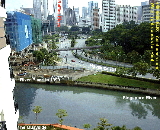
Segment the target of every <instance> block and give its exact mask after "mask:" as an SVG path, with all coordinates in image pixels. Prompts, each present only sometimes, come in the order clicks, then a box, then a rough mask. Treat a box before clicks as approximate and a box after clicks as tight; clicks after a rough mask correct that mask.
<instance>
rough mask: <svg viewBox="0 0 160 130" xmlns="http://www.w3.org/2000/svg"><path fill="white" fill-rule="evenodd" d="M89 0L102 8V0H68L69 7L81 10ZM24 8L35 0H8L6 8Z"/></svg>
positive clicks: (128, 0) (136, 0) (124, 1)
mask: <svg viewBox="0 0 160 130" xmlns="http://www.w3.org/2000/svg"><path fill="white" fill-rule="evenodd" d="M48 1H49V10H50V12H51V13H52V12H53V9H52V7H53V4H52V3H53V0H48ZM89 1H97V2H98V6H99V8H101V5H102V0H68V6H69V7H71V8H72V7H73V6H74V7H75V8H77V7H79V8H80V12H81V9H82V7H83V6H85V7H87V6H88V2H89ZM144 1H146V0H115V3H116V4H118V5H131V6H140V5H141V2H144ZM22 5H23V7H24V8H33V0H6V9H7V11H13V10H15V9H20V7H22Z"/></svg>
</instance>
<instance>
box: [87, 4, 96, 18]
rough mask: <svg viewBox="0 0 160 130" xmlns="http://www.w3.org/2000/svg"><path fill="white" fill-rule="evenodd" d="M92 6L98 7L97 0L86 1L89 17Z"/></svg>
mask: <svg viewBox="0 0 160 130" xmlns="http://www.w3.org/2000/svg"><path fill="white" fill-rule="evenodd" d="M93 8H98V2H95V1H90V2H88V16H89V17H91V12H92V9H93Z"/></svg>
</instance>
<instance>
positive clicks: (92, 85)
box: [15, 76, 160, 96]
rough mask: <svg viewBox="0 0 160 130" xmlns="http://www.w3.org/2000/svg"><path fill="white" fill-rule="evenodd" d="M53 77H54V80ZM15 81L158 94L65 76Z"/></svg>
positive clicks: (159, 92) (156, 92)
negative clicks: (73, 79)
mask: <svg viewBox="0 0 160 130" xmlns="http://www.w3.org/2000/svg"><path fill="white" fill-rule="evenodd" d="M54 78H56V79H55V80H54ZM15 81H16V83H33V84H51V85H66V86H67V85H69V86H79V87H87V88H97V89H108V90H113V91H125V92H131V93H141V94H145V95H146V94H148V95H155V96H160V91H159V90H155V89H148V88H141V87H133V86H121V85H112V84H105V83H94V82H82V81H72V80H69V78H68V79H66V78H65V77H59V76H57V77H51V78H44V79H38V78H37V79H36V78H35V79H24V78H19V79H18V78H15Z"/></svg>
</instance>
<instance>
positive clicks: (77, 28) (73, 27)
mask: <svg viewBox="0 0 160 130" xmlns="http://www.w3.org/2000/svg"><path fill="white" fill-rule="evenodd" d="M69 31H79V27H78V26H72V27H71V28H70V30H69Z"/></svg>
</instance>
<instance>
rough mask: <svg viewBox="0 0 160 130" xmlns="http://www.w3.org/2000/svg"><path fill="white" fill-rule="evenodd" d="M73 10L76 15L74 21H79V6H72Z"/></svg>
mask: <svg viewBox="0 0 160 130" xmlns="http://www.w3.org/2000/svg"><path fill="white" fill-rule="evenodd" d="M74 12H75V15H76V21H77V24H78V23H79V21H80V16H79V7H78V8H74Z"/></svg>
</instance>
